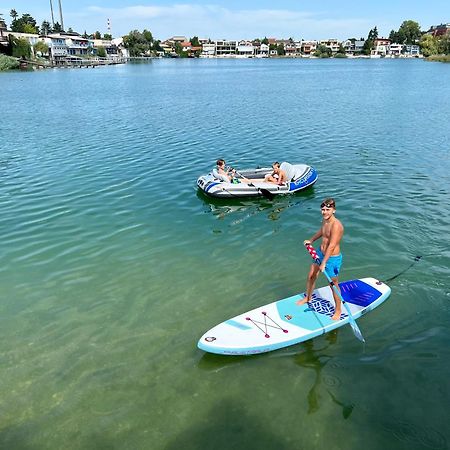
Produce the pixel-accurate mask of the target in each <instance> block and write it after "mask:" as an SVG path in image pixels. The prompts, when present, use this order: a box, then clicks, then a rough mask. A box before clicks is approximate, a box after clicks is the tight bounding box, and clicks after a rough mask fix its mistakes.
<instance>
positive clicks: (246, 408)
mask: <svg viewBox="0 0 450 450" xmlns="http://www.w3.org/2000/svg"><path fill="white" fill-rule="evenodd" d="M449 77H450V66H448V65H444V64H432V63H426V62H424V61H417V60H412V61H409V60H393V61H383V60H381V61H380V60H378V61H371V60H364V61H363V60H361V61H360V60H354V61H351V60H348V61H339V60H335V61H326V60H324V61H323V60H311V61H304V60H267V61H257V60H249V61H247V60H245V61H241V60H239V61H227V60H223V61H221V60H198V61H194V60H186V61H181V60H180V61H175V60H155V61H152V62H151V63H149V64H128V65H123V66H115V67H105V68H97V69H84V70H82V69H78V70H63V69H59V70H46V71H41V72H32V73H29V72H15V73H7V74H0V93H1V103H2V120H1V122H0V131H1V137H2V139H1V140H0V180H1V181H0V206H1V216H0V233H1V236H2V251H1V252H0V258H1V264H0V283H1V284H0V285H1V288H2V296H1V302H0V320H1V327H0V359H1V377H0V379H1V384H0V386H1V391H0V392H1V395H0V398H1V400H0V405H1V411H2V414H1V415H2V420H1V423H0V448H8V449H9V448H11V449H22V448H23V449H35V448H36V449H38V448H51V449H59V448H70V449H85V448H96V449H98V448H120V449H124V448H127V449H128V448H129V449H137V448H139V449H147V448H148V449H178V448H181V447H183V448H187V449H196V450H198V449H203V448H214V449H229V448H235V449H241V448H242V449H253V448H255V449H256V448H278V449H298V448H312V447H314V448H324V449H325V448H326V449H342V448H346V449H360V448H361V447H362V446H364V448H365V449H366V450H370V449H379V448H390V449H411V448H417V449H419V448H420V449H422V448H430V449H447V448H448V447H449V446H450V435H449V432H448V426H447V420H446V416H447V415H448V404H449V403H450V395H449V388H448V380H447V378H448V376H447V373H448V370H449V363H448V361H449V358H450V352H449V337H448V327H447V323H448V320H449V315H450V303H449V302H450V290H449V287H448V279H449V275H450V251H449V245H448V230H449V226H448V223H449V221H450V212H449V208H448V206H449V200H448V199H449V194H450V175H449V173H450V162H449V147H450V144H449V143H450V126H449V123H450V107H449V105H450V84H449V83H448V80H449ZM217 157H224V158H225V159H226V160H227V162H229V163H231V164H232V165H234V166H236V167H238V168H245V167H252V166H255V165H257V164H264V165H265V164H270V163H271V162H272V161H274V160H287V161H290V162H305V163H308V164H311V165H312V166H314V167H315V168H316V169H317V171H318V173H319V180H318V182H317V183H316V185H315V186H314V187H313V188H311V189H309V190H306V191H304V192H302V193H299V194H297V195H294V196H287V197H281V198H276V199H275V200H274V201H273V202H268V201H267V200H265V199H260V200H251V201H249V200H246V201H236V200H227V201H225V200H222V201H219V200H216V201H212V200H208V199H206V198H205V197H203V196H202V195H201V194H199V193H197V192H196V190H195V181H196V178H197V176H198V175H199V174H201V173H205V172H207V171H209V169H210V168H211V167H212V166H213V164H214V161H215V160H216V159H217ZM327 196H334V197H335V198H336V201H337V215H338V217H339V218H340V219H341V220H342V221H343V223H344V225H345V230H346V231H345V238H344V243H343V252H344V255H345V256H344V257H345V261H344V267H343V272H342V278H345V279H350V278H361V277H364V276H374V277H377V278H380V279H383V280H385V279H388V278H390V277H393V276H395V275H396V274H398V273H399V272H402V271H403V270H405V269H408V270H406V271H405V272H404V273H402V274H401V275H400V276H398V277H397V278H395V279H393V280H392V282H391V283H389V284H390V286H391V288H392V295H391V297H390V299H389V300H388V301H387V302H386V303H384V304H383V305H382V306H381V307H380V308H378V309H377V310H375V311H374V312H372V313H371V314H369V315H367V316H365V317H363V318H362V319H361V320H359V321H358V323H359V326H360V328H361V330H362V332H363V334H364V336H365V338H366V341H367V343H366V345H365V346H361V344H360V343H359V341H357V340H356V339H355V338H354V336H353V334H352V332H351V329H350V327H345V328H341V329H339V330H338V331H337V332H335V333H330V334H328V335H325V336H322V337H319V338H316V339H314V340H313V341H309V342H305V343H302V344H299V345H296V346H292V347H289V348H286V349H282V350H279V351H276V352H273V353H268V354H264V355H259V356H254V357H222V356H218V355H210V354H205V353H203V352H201V351H200V350H198V349H197V348H196V344H197V340H198V338H199V337H200V336H201V335H202V334H203V333H204V332H205V331H206V330H207V329H209V328H211V327H212V326H213V325H215V324H217V323H219V322H221V321H223V320H225V319H227V318H229V317H232V316H234V315H236V314H239V313H241V312H243V311H246V310H249V309H251V308H254V307H257V306H259V305H261V304H265V303H269V302H272V301H274V300H277V299H279V298H283V297H286V296H289V295H293V294H294V293H296V292H299V291H303V290H304V284H305V278H306V274H307V271H308V268H309V264H310V257H309V255H308V254H307V253H306V252H305V250H304V249H303V248H302V245H301V243H302V241H303V240H304V239H305V238H307V237H309V236H310V235H311V234H312V233H313V232H314V231H315V230H316V229H317V228H318V227H319V225H320V220H321V215H320V210H319V205H320V202H321V200H322V199H323V198H324V197H327ZM418 255H420V256H422V259H421V260H420V261H418V262H414V257H415V256H418ZM410 266H411V267H410ZM322 284H325V281H324V280H322Z"/></svg>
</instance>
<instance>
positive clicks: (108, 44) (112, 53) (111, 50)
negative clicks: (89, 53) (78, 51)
mask: <svg viewBox="0 0 450 450" xmlns="http://www.w3.org/2000/svg"><path fill="white" fill-rule="evenodd" d="M122 42H123V41H122ZM90 43H91V44H92V47H93V48H92V50H93V54H94V55H96V54H97V50H98V48H100V47H103V48H104V49H105V52H106V57H107V58H108V59H117V58H119V57H120V51H119V48H118V46H117V45H116V44H115V43H114V42H113V41H112V40H110V39H91V40H90Z"/></svg>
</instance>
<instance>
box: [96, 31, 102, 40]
mask: <svg viewBox="0 0 450 450" xmlns="http://www.w3.org/2000/svg"><path fill="white" fill-rule="evenodd" d="M101 38H102V35H101V33H100V31H96V32H95V33H94V39H101Z"/></svg>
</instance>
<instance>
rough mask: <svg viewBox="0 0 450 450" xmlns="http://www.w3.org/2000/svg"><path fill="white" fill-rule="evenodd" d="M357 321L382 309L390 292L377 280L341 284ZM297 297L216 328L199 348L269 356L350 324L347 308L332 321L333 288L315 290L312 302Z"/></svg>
mask: <svg viewBox="0 0 450 450" xmlns="http://www.w3.org/2000/svg"><path fill="white" fill-rule="evenodd" d="M339 287H340V289H341V294H342V297H343V299H344V300H345V301H346V303H347V306H348V307H349V308H350V311H351V313H352V316H353V318H354V319H358V318H359V317H361V316H362V315H364V314H366V313H368V312H369V311H371V310H372V309H374V308H376V307H377V306H379V305H381V303H383V302H384V301H385V300H386V299H387V298H388V297H389V295H390V293H391V288H390V287H389V286H387V285H386V284H384V283H383V282H381V281H378V280H376V279H375V278H362V279H358V280H350V281H344V282H342V283H339ZM303 297H304V294H297V295H294V296H292V297H288V298H284V299H282V300H278V301H276V302H273V303H270V304H268V305H265V306H261V307H259V308H256V309H253V310H251V311H248V312H246V313H244V314H240V315H239V316H236V317H233V318H232V319H229V320H226V321H225V322H222V323H220V324H219V325H216V326H215V327H213V328H211V329H210V330H209V331H207V332H206V333H205V334H204V335H203V336H202V337H201V338H200V340H199V341H198V348H200V349H201V350H204V351H205V352H210V353H218V354H221V355H253V354H258V353H265V352H270V351H272V350H277V349H279V348H283V347H287V346H289V345H294V344H298V343H299V342H303V341H306V340H308V339H312V338H314V337H316V336H319V335H321V334H325V333H328V332H329V331H331V330H334V329H336V328H339V327H342V326H344V325H346V324H348V321H349V319H348V315H347V310H346V308H344V307H342V314H341V318H340V320H332V319H331V317H332V316H333V314H334V299H333V294H332V291H331V289H330V286H325V287H322V288H319V289H316V290H315V291H314V292H313V295H312V298H311V301H310V302H308V303H305V304H303V305H297V304H296V302H297V301H298V300H300V299H301V298H303Z"/></svg>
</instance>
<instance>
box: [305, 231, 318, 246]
mask: <svg viewBox="0 0 450 450" xmlns="http://www.w3.org/2000/svg"><path fill="white" fill-rule="evenodd" d="M321 237H322V228H320V230H319V231H317V232H316V234H314V236H313V237H312V238H311V239H306V241H303V244H312V243H313V242H314V241H317V239H320V238H321Z"/></svg>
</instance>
